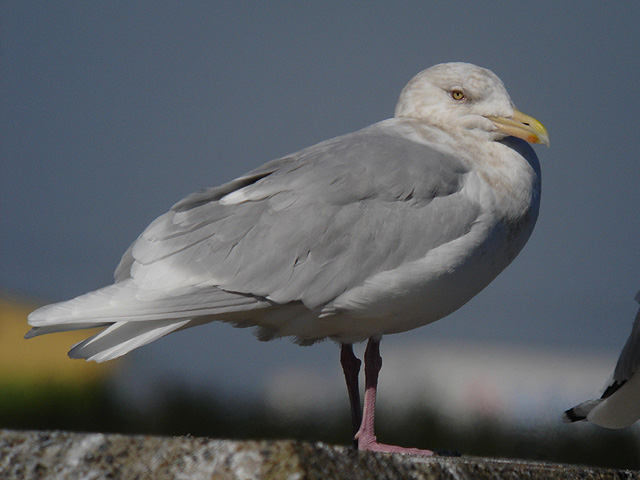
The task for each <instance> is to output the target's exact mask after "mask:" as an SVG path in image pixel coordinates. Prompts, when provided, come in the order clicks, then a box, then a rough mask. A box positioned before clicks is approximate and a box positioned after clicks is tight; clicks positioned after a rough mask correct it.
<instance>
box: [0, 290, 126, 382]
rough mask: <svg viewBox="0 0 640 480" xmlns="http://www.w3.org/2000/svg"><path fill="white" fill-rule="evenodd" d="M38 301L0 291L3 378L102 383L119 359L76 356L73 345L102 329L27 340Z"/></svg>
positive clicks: (27, 380)
mask: <svg viewBox="0 0 640 480" xmlns="http://www.w3.org/2000/svg"><path fill="white" fill-rule="evenodd" d="M37 307H38V305H34V304H30V303H28V302H23V301H20V300H18V299H15V298H11V297H7V296H5V295H2V294H0V382H2V383H11V384H25V385H28V384H38V383H47V384H50V385H51V384H76V385H78V384H91V383H101V382H102V381H103V380H104V379H105V377H106V376H107V375H108V374H109V373H111V372H113V370H114V367H116V365H117V363H118V362H117V360H116V361H111V362H107V363H103V364H98V363H95V362H86V361H84V360H72V359H70V358H69V357H67V351H69V349H70V348H71V346H72V345H74V344H76V343H78V342H80V341H82V340H84V339H85V338H87V337H89V336H91V335H93V334H94V333H96V332H97V331H98V330H97V329H96V330H81V331H75V332H62V333H54V334H52V335H43V336H41V337H36V338H32V339H30V340H25V339H24V338H23V337H24V335H25V334H26V333H27V332H28V331H29V328H30V327H29V325H28V324H27V315H29V313H31V312H32V311H33V310H35V309H36V308H37Z"/></svg>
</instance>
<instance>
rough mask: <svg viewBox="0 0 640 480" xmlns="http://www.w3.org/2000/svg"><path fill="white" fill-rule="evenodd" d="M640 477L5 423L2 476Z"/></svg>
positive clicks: (157, 479)
mask: <svg viewBox="0 0 640 480" xmlns="http://www.w3.org/2000/svg"><path fill="white" fill-rule="evenodd" d="M5 478H11V479H14V478H15V479H25V480H31V479H71V478H81V479H88V480H101V479H136V480H144V479H154V480H164V479H189V480H199V479H203V480H204V479H207V480H227V479H233V480H252V479H274V480H275V479H287V480H307V479H309V480H315V479H318V480H319V479H335V480H341V479H345V480H346V479H349V480H358V479H385V480H394V479H416V480H436V479H452V480H467V479H474V480H482V479H518V480H519V479H527V478H531V479H584V480H586V479H640V472H634V471H626V470H608V469H596V468H589V467H580V466H574V465H556V464H549V463H540V462H525V461H513V460H501V459H493V458H476V457H416V456H402V455H395V454H382V453H372V452H357V451H354V450H352V449H349V448H346V447H335V446H329V445H325V444H322V443H315V444H312V443H304V442H296V441H290V440H278V441H266V440H265V441H231V440H211V439H206V438H192V437H175V438H165V437H152V436H142V435H139V436H130V435H116V434H102V433H93V434H83V433H69V432H58V431H54V432H39V431H12V430H0V479H5Z"/></svg>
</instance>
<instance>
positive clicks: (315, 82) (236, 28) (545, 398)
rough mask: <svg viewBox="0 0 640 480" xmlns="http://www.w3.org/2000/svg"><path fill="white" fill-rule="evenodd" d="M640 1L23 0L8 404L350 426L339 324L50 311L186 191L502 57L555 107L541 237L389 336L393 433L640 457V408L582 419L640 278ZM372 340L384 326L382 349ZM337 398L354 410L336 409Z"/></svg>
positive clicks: (113, 427)
mask: <svg viewBox="0 0 640 480" xmlns="http://www.w3.org/2000/svg"><path fill="white" fill-rule="evenodd" d="M639 19H640V3H638V2H618V3H614V4H610V3H599V2H593V3H590V2H562V3H560V2H551V1H539V2H535V3H533V4H531V3H526V4H525V3H518V2H494V3H492V4H491V5H488V4H487V3H485V2H476V3H471V2H455V1H452V2H369V1H366V2H364V1H363V2H360V1H350V2H318V3H311V2H301V3H295V4H294V3H290V2H246V3H243V2H180V3H174V2H94V1H88V2H86V1H83V2H70V1H65V2H56V1H48V2H44V1H41V2H22V1H4V2H2V3H0V102H1V105H0V141H1V143H0V155H1V157H0V162H1V163H0V182H1V183H0V228H1V231H0V291H1V292H2V293H1V294H2V297H1V303H0V315H1V318H0V349H1V350H0V365H1V366H2V367H1V368H0V427H11V428H67V429H75V430H102V431H131V432H152V433H168V434H187V433H190V434H194V435H208V436H214V437H236V438H238V437H239V438H246V437H293V438H300V439H311V440H324V441H330V442H336V443H343V444H347V443H349V430H350V421H349V420H348V401H347V396H346V391H345V388H344V386H343V379H342V373H341V370H340V365H339V353H338V348H337V346H336V345H334V344H332V343H330V342H325V343H323V344H319V345H315V346H312V347H306V348H301V347H298V346H296V345H294V344H292V343H290V342H288V341H286V340H280V341H274V342H270V343H261V342H258V341H256V340H255V339H254V338H253V337H252V335H251V334H250V332H248V331H246V330H236V329H233V328H231V327H229V326H227V325H215V324H214V325H207V326H204V327H199V328H197V329H193V330H190V331H186V332H182V333H179V334H175V335H171V336H169V337H166V338H164V339H162V340H160V341H158V342H155V343H154V344H152V345H150V346H147V347H144V348H142V349H140V350H137V351H135V352H133V353H132V354H130V355H128V356H127V357H125V358H124V359H122V360H118V361H114V362H111V363H108V364H104V365H95V364H86V363H84V362H80V361H71V360H69V359H67V358H66V356H65V352H66V350H67V348H68V347H69V346H70V345H71V344H73V343H74V342H76V341H79V340H80V339H82V338H83V336H82V334H81V335H80V336H78V335H77V334H68V335H67V334H60V335H58V336H56V337H52V338H37V339H34V340H30V341H28V342H27V341H24V340H22V335H23V334H24V333H25V332H26V331H27V329H28V327H27V326H26V321H25V317H26V314H27V313H28V312H29V311H30V310H31V309H33V308H35V307H36V306H38V305H41V304H44V303H49V302H53V301H59V300H65V299H68V298H71V297H73V296H76V295H79V294H81V293H84V292H86V291H88V290H93V289H96V288H99V287H101V286H104V285H106V284H108V283H110V282H111V274H112V272H113V270H114V268H115V266H116V265H117V263H118V261H119V259H120V256H121V255H122V253H123V252H124V251H125V249H126V248H127V246H128V245H129V244H130V243H131V242H132V241H133V240H134V239H135V238H136V236H137V235H138V234H139V233H140V232H141V231H142V230H143V229H144V227H146V225H147V224H148V223H150V222H151V221H152V220H153V219H154V218H155V217H156V216H158V215H160V214H162V213H164V212H165V211H166V210H167V209H168V208H169V207H170V206H171V205H172V204H173V203H174V202H176V201H178V200H179V199H180V198H182V197H183V196H185V195H186V194H188V193H190V192H192V191H195V190H197V189H199V188H202V187H206V186H215V185H218V184H220V183H223V182H225V181H228V180H231V179H233V178H234V177H236V176H238V175H240V174H242V173H244V172H246V171H248V170H250V169H252V168H254V167H257V166H259V165H261V164H262V163H264V162H266V161H268V160H271V159H273V158H276V157H279V156H282V155H285V154H287V153H290V152H293V151H296V150H298V149H300V148H303V147H306V146H309V145H311V144H313V143H316V142H319V141H321V140H324V139H327V138H330V137H333V136H337V135H340V134H343V133H348V132H351V131H354V130H357V129H359V128H362V127H365V126H367V125H369V124H371V123H374V122H377V121H379V120H382V119H385V118H388V117H389V116H391V115H392V114H393V109H394V106H395V102H396V100H397V97H398V94H399V93H400V90H401V89H402V87H403V86H404V85H405V84H406V82H407V81H408V80H409V79H410V78H411V77H412V76H413V75H415V74H416V73H418V72H419V71H420V70H422V69H424V68H426V67H428V66H430V65H433V64H436V63H440V62H446V61H467V62H472V63H476V64H478V65H481V66H484V67H487V68H489V69H491V70H493V71H494V72H495V73H496V74H497V75H498V76H500V78H502V80H503V81H504V82H505V84H506V86H507V88H508V90H509V93H510V94H511V97H512V99H513V101H514V102H515V103H516V105H517V106H518V107H519V108H520V109H521V110H522V111H524V112H526V113H528V114H530V115H533V116H535V117H536V118H538V119H539V120H540V121H542V122H543V123H544V124H545V125H546V126H547V128H548V129H549V132H550V135H551V145H552V147H551V148H550V149H546V148H544V147H536V150H537V152H538V156H539V157H540V161H541V164H542V169H543V198H542V210H541V214H540V219H539V221H538V225H537V227H536V230H535V231H534V234H533V236H532V238H531V240H530V242H529V244H528V245H527V246H526V247H525V249H524V251H523V252H522V253H521V255H520V256H519V257H518V258H517V259H516V260H515V262H514V263H513V265H512V266H511V267H509V268H508V269H507V271H505V272H504V273H503V274H502V275H501V276H500V277H499V278H498V279H497V280H496V281H495V282H493V283H492V284H491V285H490V286H489V287H488V288H487V289H486V290H485V291H484V292H482V293H481V294H480V295H479V296H478V297H477V298H475V299H474V300H472V301H471V302H469V304H467V305H466V306H465V307H463V308H462V309H460V310H459V311H458V312H456V313H454V314H453V315H451V316H450V317H449V318H447V319H446V320H443V321H440V322H438V323H436V324H434V325H430V326H427V327H424V328H422V329H419V330H414V331H412V332H408V333H404V334H400V335H395V336H389V337H385V339H384V342H383V344H382V354H383V358H384V361H385V366H384V369H383V372H382V375H381V385H380V389H381V390H380V397H379V403H380V415H379V417H378V419H379V421H378V425H379V431H378V436H379V438H380V439H381V440H382V441H386V442H391V443H394V442H397V443H402V444H406V445H411V446H417V447H424V448H429V447H434V448H448V449H454V450H460V451H462V452H463V453H465V454H490V455H496V456H520V457H525V458H540V459H548V460H559V461H568V462H581V463H592V464H599V465H609V466H618V467H626V468H640V435H639V434H638V427H637V426H636V427H633V428H631V429H627V430H624V431H621V432H611V431H607V430H605V429H601V428H599V427H596V426H593V425H564V424H561V423H560V420H559V418H560V414H561V412H562V411H563V410H564V409H566V408H568V407H570V406H573V405H574V404H575V403H578V402H580V401H583V400H586V399H588V398H592V397H594V396H596V395H597V394H598V393H599V392H600V389H601V388H602V386H603V385H604V383H605V381H606V380H607V376H608V374H609V372H610V371H611V369H612V368H613V366H614V364H615V361H616V358H617V354H618V352H619V351H620V349H621V347H622V345H623V343H624V341H625V338H626V336H627V335H628V333H629V331H630V329H631V325H632V321H633V318H634V315H635V313H636V309H637V305H636V303H635V302H634V301H633V296H634V294H635V293H636V291H637V290H638V289H639V288H640V251H639V250H638V248H637V241H638V238H639V236H640V215H638V212H637V206H638V205H639V198H640V194H639V193H638V188H637V185H638V179H639V178H640V162H639V161H638V155H637V131H638V126H637V115H638V111H639V99H640V93H639V91H638V88H637V86H638V80H639V79H640V58H639V57H640V56H639V53H640V49H639V44H638V39H639V38H640V35H639V34H640V31H639V30H640V29H639V28H638V20H639ZM358 353H361V348H360V349H359V350H358ZM327 418H329V419H331V420H327Z"/></svg>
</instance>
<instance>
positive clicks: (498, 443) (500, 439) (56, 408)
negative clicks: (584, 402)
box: [0, 385, 640, 469]
mask: <svg viewBox="0 0 640 480" xmlns="http://www.w3.org/2000/svg"><path fill="white" fill-rule="evenodd" d="M157 398H161V401H160V402H158V405H154V407H153V408H151V407H150V406H148V405H144V404H140V405H131V404H130V403H127V404H124V403H123V402H122V401H121V400H119V399H118V398H117V397H116V396H115V395H113V393H112V391H111V390H110V389H109V388H108V387H105V386H101V387H77V388H70V387H60V386H53V385H52V386H41V387H39V388H38V389H37V391H34V389H33V387H30V388H25V387H24V386H22V387H21V386H16V385H3V386H2V388H1V389H0V428H10V429H37V430H54V429H55V430H72V431H87V432H89V431H100V432H117V433H131V434H155V435H192V436H203V437H209V438H229V439H248V438H252V439H278V438H292V439H296V440H305V441H322V442H325V443H328V444H341V445H350V436H351V421H350V419H349V412H348V408H347V404H346V399H345V407H344V410H343V411H342V413H340V414H339V415H331V416H324V417H323V416H313V417H311V416H309V417H300V416H298V415H295V414H292V415H288V416H287V415H283V414H281V413H279V414H274V413H272V411H271V410H270V409H268V408H267V407H266V406H265V405H261V404H258V403H256V402H253V401H245V400H243V399H241V398H212V397H211V396H210V395H208V394H201V393H195V392H189V391H183V390H175V389H169V388H160V389H159V391H158V394H157ZM376 434H377V436H378V438H379V439H380V441H383V442H385V443H392V444H398V445H405V446H412V447H419V448H430V449H442V450H448V451H454V452H455V451H457V452H461V453H462V454H463V455H473V456H489V457H503V458H519V459H526V460H543V461H550V462H559V463H572V464H584V465H591V466H600V467H611V468H621V469H640V442H639V439H638V437H637V435H636V434H634V433H633V431H630V430H622V431H612V430H607V429H603V428H599V427H596V426H593V425H555V426H543V427H539V428H535V429H534V428H532V427H514V426H513V425H506V424H503V423H501V422H499V421H491V420H488V419H485V420H483V421H478V422H477V423H475V424H471V425H469V424H466V425H457V426H451V424H450V422H448V421H447V420H446V419H445V417H443V416H439V415H437V414H436V413H435V412H429V411H424V410H420V411H415V412H411V413H409V414H407V415H404V416H402V417H398V416H396V415H393V414H392V412H385V411H384V409H380V412H379V415H378V417H377V422H376Z"/></svg>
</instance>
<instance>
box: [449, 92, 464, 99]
mask: <svg viewBox="0 0 640 480" xmlns="http://www.w3.org/2000/svg"><path fill="white" fill-rule="evenodd" d="M451 98H453V99H454V100H458V101H460V100H464V99H465V96H464V92H463V91H462V90H451Z"/></svg>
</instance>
